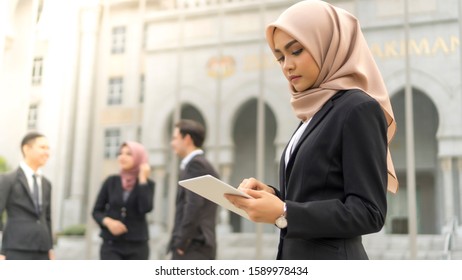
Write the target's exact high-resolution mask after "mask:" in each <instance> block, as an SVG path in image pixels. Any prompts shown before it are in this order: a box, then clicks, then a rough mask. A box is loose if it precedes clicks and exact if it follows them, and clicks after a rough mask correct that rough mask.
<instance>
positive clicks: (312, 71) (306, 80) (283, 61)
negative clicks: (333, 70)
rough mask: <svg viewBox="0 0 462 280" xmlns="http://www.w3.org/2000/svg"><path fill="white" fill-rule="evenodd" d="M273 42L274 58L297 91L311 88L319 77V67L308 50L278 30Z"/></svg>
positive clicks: (275, 32)
mask: <svg viewBox="0 0 462 280" xmlns="http://www.w3.org/2000/svg"><path fill="white" fill-rule="evenodd" d="M273 40H274V50H273V52H274V56H275V57H276V59H277V60H278V62H279V64H280V65H281V68H282V72H283V73H284V76H285V77H286V79H287V80H288V81H289V83H290V84H291V85H292V86H293V87H294V89H295V91H297V92H300V91H305V90H307V89H309V88H311V87H312V86H313V85H314V83H315V82H316V79H317V78H318V76H319V67H318V65H317V64H316V62H315V61H314V59H313V57H312V56H311V54H310V53H309V52H308V50H306V49H305V48H304V47H303V46H302V44H300V43H299V42H298V41H297V40H295V39H294V38H292V37H291V36H290V35H289V34H287V33H285V32H284V31H282V30H280V29H278V28H276V30H275V31H274V36H273Z"/></svg>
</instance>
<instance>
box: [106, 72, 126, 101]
mask: <svg viewBox="0 0 462 280" xmlns="http://www.w3.org/2000/svg"><path fill="white" fill-rule="evenodd" d="M123 84H124V80H123V78H120V77H119V78H110V79H109V92H108V97H107V104H108V105H119V104H122V94H123Z"/></svg>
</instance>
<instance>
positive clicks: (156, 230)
mask: <svg viewBox="0 0 462 280" xmlns="http://www.w3.org/2000/svg"><path fill="white" fill-rule="evenodd" d="M166 175H167V172H166V170H165V166H157V167H154V181H155V183H156V188H155V192H154V212H153V220H152V223H151V226H150V229H151V231H150V235H151V238H156V237H157V236H158V235H160V234H162V233H164V232H166V230H167V224H166V221H164V220H163V219H162V217H163V216H164V210H165V207H163V206H164V205H163V202H164V201H165V199H164V195H165V191H166V188H167V187H168V186H166V185H165V177H166Z"/></svg>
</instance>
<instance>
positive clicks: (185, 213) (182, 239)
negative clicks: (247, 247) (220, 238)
mask: <svg viewBox="0 0 462 280" xmlns="http://www.w3.org/2000/svg"><path fill="white" fill-rule="evenodd" d="M207 174H210V175H212V176H214V177H216V178H219V176H218V173H217V172H216V171H215V169H214V168H213V167H212V165H211V164H210V163H209V162H208V161H207V159H206V158H205V157H204V156H203V155H197V156H195V157H194V158H193V159H192V160H191V161H190V162H189V163H188V164H187V165H186V167H185V169H184V170H182V171H181V172H180V176H179V179H180V180H185V179H190V178H194V177H197V176H202V175H207ZM216 215H217V204H215V203H214V202H211V201H210V200H208V199H206V198H203V197H201V196H200V195H197V194H195V193H193V192H192V191H190V190H187V189H185V188H183V187H181V186H178V190H177V196H176V209H175V225H174V228H173V232H172V240H171V243H170V249H172V250H174V249H176V248H180V249H183V250H185V251H187V250H188V249H190V246H191V245H192V244H195V245H196V246H200V245H206V246H209V247H211V248H212V250H211V251H212V252H215V253H213V255H211V256H209V258H210V259H214V258H215V254H216V246H217V245H216V237H215V224H216Z"/></svg>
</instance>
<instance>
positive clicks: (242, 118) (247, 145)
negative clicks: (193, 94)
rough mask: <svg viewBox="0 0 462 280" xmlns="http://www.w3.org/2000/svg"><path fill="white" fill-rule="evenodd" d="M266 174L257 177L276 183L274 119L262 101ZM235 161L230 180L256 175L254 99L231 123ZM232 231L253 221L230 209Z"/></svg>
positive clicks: (244, 228)
mask: <svg viewBox="0 0 462 280" xmlns="http://www.w3.org/2000/svg"><path fill="white" fill-rule="evenodd" d="M264 116H265V137H264V139H265V144H264V145H265V162H264V164H265V166H264V170H265V178H257V179H260V180H263V181H264V182H265V183H267V184H270V185H274V186H277V178H278V168H277V164H276V161H275V157H276V155H275V153H276V149H275V146H274V140H275V136H276V129H277V128H276V119H275V116H274V114H273V112H272V111H271V109H270V108H269V107H268V106H267V105H265V115H264ZM232 135H233V142H234V165H233V170H232V174H231V177H230V183H231V184H232V185H234V186H238V185H239V184H240V183H241V181H242V179H244V178H248V177H255V176H256V172H257V166H256V164H257V162H256V157H257V99H251V100H249V101H247V102H246V103H245V104H243V105H242V106H241V107H240V109H239V111H238V112H237V113H236V118H235V122H234V125H233V132H232ZM231 225H232V227H233V231H235V232H240V231H250V230H251V229H253V227H254V226H255V224H254V223H250V222H248V221H244V220H242V221H241V218H240V217H239V216H238V215H236V214H234V213H231Z"/></svg>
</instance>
